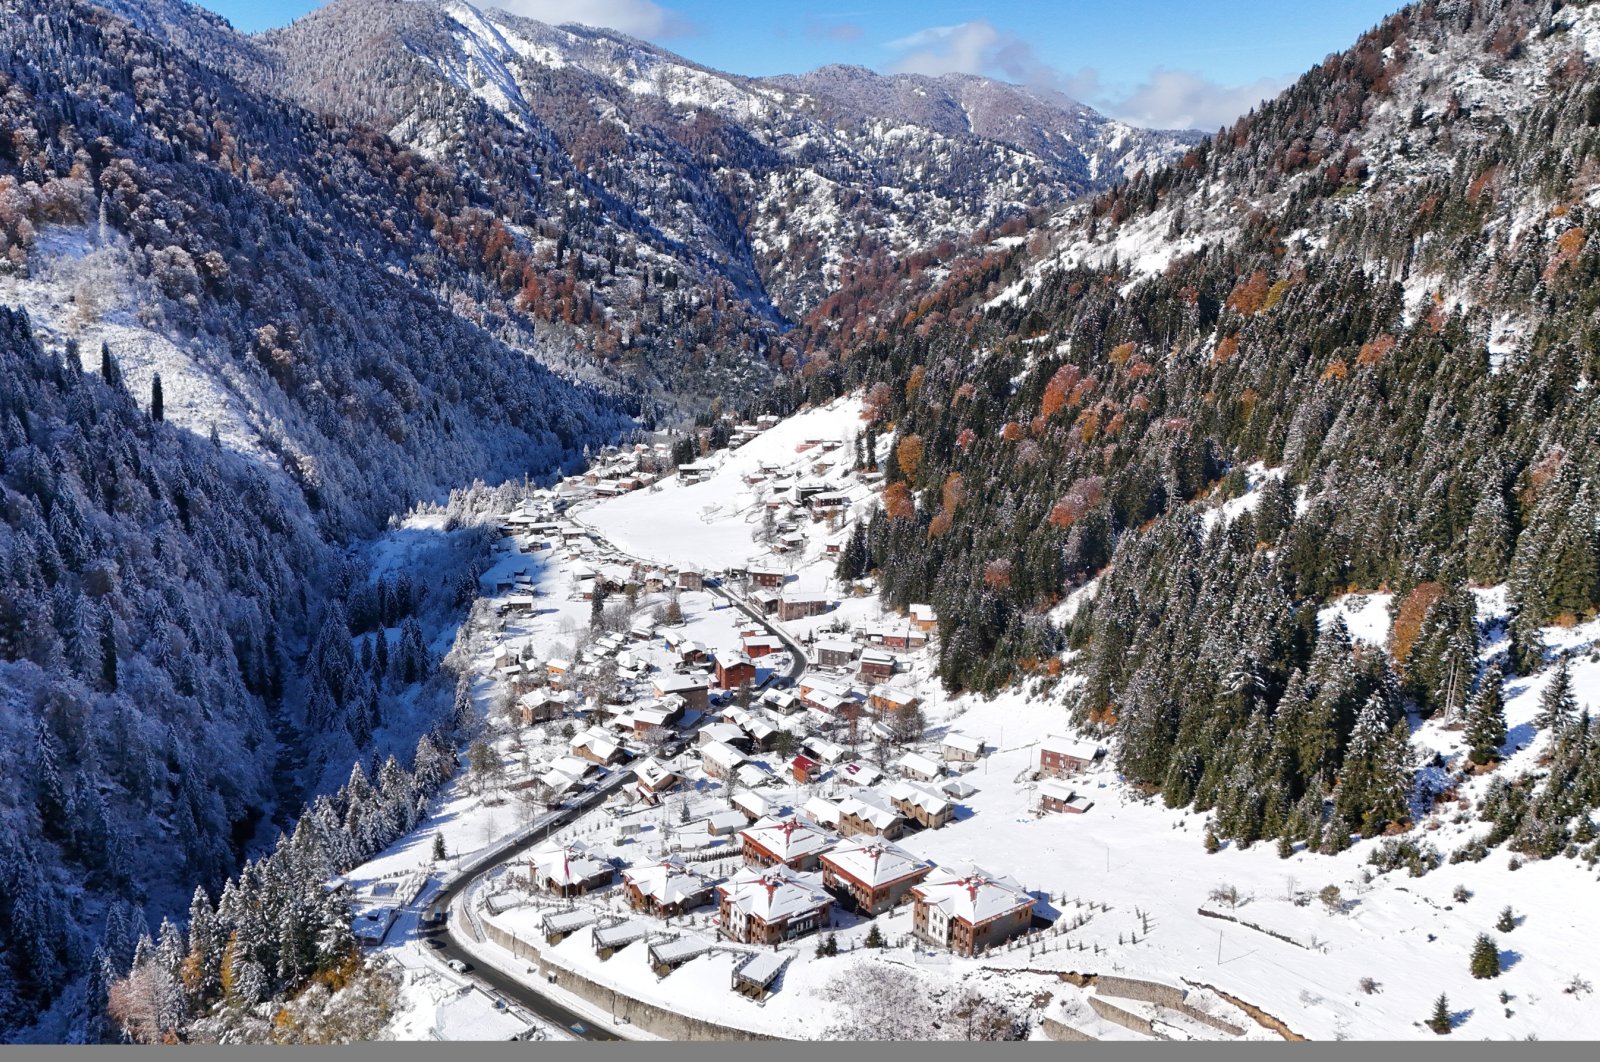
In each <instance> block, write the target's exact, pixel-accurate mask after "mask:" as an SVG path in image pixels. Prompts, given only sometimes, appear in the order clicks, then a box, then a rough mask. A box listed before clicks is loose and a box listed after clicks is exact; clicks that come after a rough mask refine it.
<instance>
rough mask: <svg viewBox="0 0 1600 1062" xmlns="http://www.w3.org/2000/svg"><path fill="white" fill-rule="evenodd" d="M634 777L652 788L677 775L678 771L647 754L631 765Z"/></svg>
mask: <svg viewBox="0 0 1600 1062" xmlns="http://www.w3.org/2000/svg"><path fill="white" fill-rule="evenodd" d="M633 774H634V777H635V778H637V779H639V781H641V782H643V783H644V784H645V785H648V786H650V787H651V788H652V789H654V788H657V787H659V786H661V785H663V784H665V783H667V782H670V781H671V780H672V779H674V778H676V777H678V772H676V771H674V770H673V769H672V768H670V767H668V766H667V765H666V764H664V763H662V762H661V761H660V760H658V759H656V758H655V757H654V756H647V757H645V758H644V759H642V760H640V761H639V762H638V763H636V764H634V765H633Z"/></svg>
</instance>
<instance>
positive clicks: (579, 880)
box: [529, 841, 613, 896]
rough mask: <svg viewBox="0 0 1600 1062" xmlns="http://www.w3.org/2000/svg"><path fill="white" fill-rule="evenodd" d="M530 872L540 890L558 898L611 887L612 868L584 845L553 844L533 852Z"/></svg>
mask: <svg viewBox="0 0 1600 1062" xmlns="http://www.w3.org/2000/svg"><path fill="white" fill-rule="evenodd" d="M529 871H530V873H531V874H532V877H533V884H534V886H535V887H536V888H539V889H542V890H544V891H545V892H549V893H553V894H555V895H557V896H581V895H583V894H584V893H587V892H591V891H593V890H595V889H600V888H604V887H605V886H607V885H609V884H611V878H612V873H613V871H612V867H611V864H610V863H607V862H605V861H603V860H601V859H599V858H598V857H596V856H595V855H593V854H591V851H590V849H589V847H588V846H587V845H585V844H584V843H583V842H582V841H568V842H565V843H563V842H559V841H551V842H548V843H546V844H544V845H542V846H541V847H539V848H535V849H534V850H533V853H532V855H531V856H530V857H529Z"/></svg>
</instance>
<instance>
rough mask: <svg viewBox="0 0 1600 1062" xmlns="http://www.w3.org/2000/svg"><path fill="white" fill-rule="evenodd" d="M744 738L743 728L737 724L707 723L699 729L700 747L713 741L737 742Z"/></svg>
mask: <svg viewBox="0 0 1600 1062" xmlns="http://www.w3.org/2000/svg"><path fill="white" fill-rule="evenodd" d="M744 736H745V732H744V728H743V727H741V726H739V725H738V724H737V723H707V724H706V725H705V726H703V727H701V728H700V744H702V745H709V744H711V743H712V742H714V741H721V742H723V743H727V742H730V741H739V740H741V739H743V738H744Z"/></svg>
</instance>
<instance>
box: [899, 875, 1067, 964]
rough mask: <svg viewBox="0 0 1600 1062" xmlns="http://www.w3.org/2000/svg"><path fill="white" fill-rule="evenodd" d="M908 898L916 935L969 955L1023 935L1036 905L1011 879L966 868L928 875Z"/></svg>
mask: <svg viewBox="0 0 1600 1062" xmlns="http://www.w3.org/2000/svg"><path fill="white" fill-rule="evenodd" d="M911 896H912V902H913V908H912V912H911V925H912V929H913V931H914V932H915V933H916V935H917V936H918V937H920V938H922V939H923V940H925V941H927V942H928V943H930V944H934V945H937V946H939V947H942V948H949V949H950V950H951V951H953V952H955V953H956V954H958V955H968V956H971V955H978V954H981V953H982V952H985V951H988V950H989V949H990V948H993V947H996V946H998V945H1000V944H1004V943H1005V942H1006V941H1008V940H1011V939H1012V938H1013V937H1016V936H1018V935H1020V934H1022V933H1026V932H1027V931H1028V927H1029V926H1030V925H1032V923H1033V906H1034V904H1035V903H1036V902H1037V901H1036V900H1035V899H1034V898H1033V897H1032V896H1030V895H1028V893H1027V892H1026V891H1025V890H1024V889H1023V888H1022V886H1021V885H1019V884H1017V882H1015V881H1013V880H1012V879H1011V878H1002V877H996V876H995V875H993V874H990V873H989V872H988V871H986V870H984V869H982V868H981V867H979V866H977V865H975V864H970V863H969V864H964V865H962V866H959V867H956V868H953V869H952V870H949V871H944V872H940V873H937V874H934V875H930V877H929V878H928V879H926V880H924V881H923V882H922V883H921V884H919V885H916V886H914V887H913V888H912V890H911Z"/></svg>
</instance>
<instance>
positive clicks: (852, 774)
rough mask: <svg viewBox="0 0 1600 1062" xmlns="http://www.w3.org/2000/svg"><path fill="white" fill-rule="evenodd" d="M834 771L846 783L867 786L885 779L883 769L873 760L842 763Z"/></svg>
mask: <svg viewBox="0 0 1600 1062" xmlns="http://www.w3.org/2000/svg"><path fill="white" fill-rule="evenodd" d="M834 773H835V777H837V778H838V779H839V781H841V782H843V783H844V784H845V785H857V786H862V787H866V786H872V785H877V784H878V783H879V782H881V781H883V769H882V768H880V767H879V766H878V765H877V764H875V763H873V762H872V761H871V760H851V761H850V762H849V763H843V764H840V765H839V767H838V769H837V770H836V771H835V772H834Z"/></svg>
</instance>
